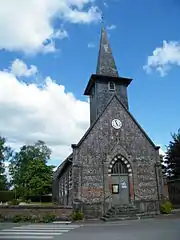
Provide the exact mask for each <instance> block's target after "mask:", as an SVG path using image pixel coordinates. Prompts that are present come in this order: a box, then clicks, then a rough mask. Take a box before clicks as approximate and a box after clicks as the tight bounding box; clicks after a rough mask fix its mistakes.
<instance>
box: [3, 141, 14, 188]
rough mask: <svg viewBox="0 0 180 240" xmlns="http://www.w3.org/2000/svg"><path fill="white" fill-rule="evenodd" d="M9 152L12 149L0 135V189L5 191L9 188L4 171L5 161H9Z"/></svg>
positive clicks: (10, 152)
mask: <svg viewBox="0 0 180 240" xmlns="http://www.w3.org/2000/svg"><path fill="white" fill-rule="evenodd" d="M11 154H12V150H11V148H10V147H8V146H6V139H5V138H3V137H1V136H0V191H6V190H8V188H9V184H8V180H7V176H6V173H5V162H6V161H9V159H10V157H11Z"/></svg>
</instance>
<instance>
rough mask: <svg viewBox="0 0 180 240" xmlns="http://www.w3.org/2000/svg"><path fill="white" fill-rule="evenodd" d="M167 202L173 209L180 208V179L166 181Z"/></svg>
mask: <svg viewBox="0 0 180 240" xmlns="http://www.w3.org/2000/svg"><path fill="white" fill-rule="evenodd" d="M168 190H169V200H170V201H171V203H172V204H173V206H174V207H175V208H180V178H179V179H175V180H170V181H168Z"/></svg>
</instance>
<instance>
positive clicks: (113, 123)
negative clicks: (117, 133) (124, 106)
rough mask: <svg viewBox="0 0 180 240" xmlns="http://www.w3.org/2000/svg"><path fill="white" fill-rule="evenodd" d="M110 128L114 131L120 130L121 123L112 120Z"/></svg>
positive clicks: (117, 120)
mask: <svg viewBox="0 0 180 240" xmlns="http://www.w3.org/2000/svg"><path fill="white" fill-rule="evenodd" d="M112 127H113V128H115V129H120V128H121V127H122V122H121V121H120V120H119V119H113V120H112Z"/></svg>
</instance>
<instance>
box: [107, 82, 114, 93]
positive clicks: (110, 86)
mask: <svg viewBox="0 0 180 240" xmlns="http://www.w3.org/2000/svg"><path fill="white" fill-rule="evenodd" d="M108 87H109V90H110V91H115V89H116V86H115V83H114V82H109V83H108Z"/></svg>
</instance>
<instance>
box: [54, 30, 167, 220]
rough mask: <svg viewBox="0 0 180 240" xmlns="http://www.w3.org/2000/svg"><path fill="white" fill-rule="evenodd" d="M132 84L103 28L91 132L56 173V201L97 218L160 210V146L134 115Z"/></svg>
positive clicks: (90, 92) (91, 89)
mask: <svg viewBox="0 0 180 240" xmlns="http://www.w3.org/2000/svg"><path fill="white" fill-rule="evenodd" d="M131 81H132V79H129V78H124V77H120V76H119V74H118V71H117V68H116V64H115V61H114V57H113V55H112V51H111V48H110V45H109V42H108V39H107V34H106V31H105V29H104V28H102V31H101V40H100V50H99V57H98V64H97V70H96V74H93V75H92V76H91V78H90V80H89V82H88V85H87V87H86V89H85V93H84V94H85V95H87V96H89V98H90V127H89V129H88V130H87V132H86V133H85V134H84V136H83V137H82V139H80V141H79V142H78V143H77V144H72V154H71V155H70V156H69V157H68V158H67V159H66V160H65V161H64V162H63V163H62V164H61V165H60V166H59V167H58V169H57V171H56V172H55V173H54V180H53V199H54V201H57V202H58V203H59V204H61V205H72V206H73V207H74V208H75V209H80V210H81V211H83V212H84V213H85V215H86V216H94V217H98V216H102V215H103V214H104V213H105V212H107V210H108V209H110V208H111V207H116V206H120V205H129V204H132V205H135V206H137V207H138V208H139V209H141V210H142V211H145V212H158V211H159V201H160V199H161V197H162V185H163V183H162V175H161V170H160V165H159V163H160V158H159V147H157V146H156V145H155V144H154V143H153V142H152V140H151V139H150V138H149V137H148V136H147V134H146V133H145V131H144V130H143V129H142V128H141V126H140V125H139V124H138V122H137V121H136V120H135V118H134V117H133V116H132V114H131V113H130V111H129V103H128V96H127V88H128V85H129V84H130V83H131Z"/></svg>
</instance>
